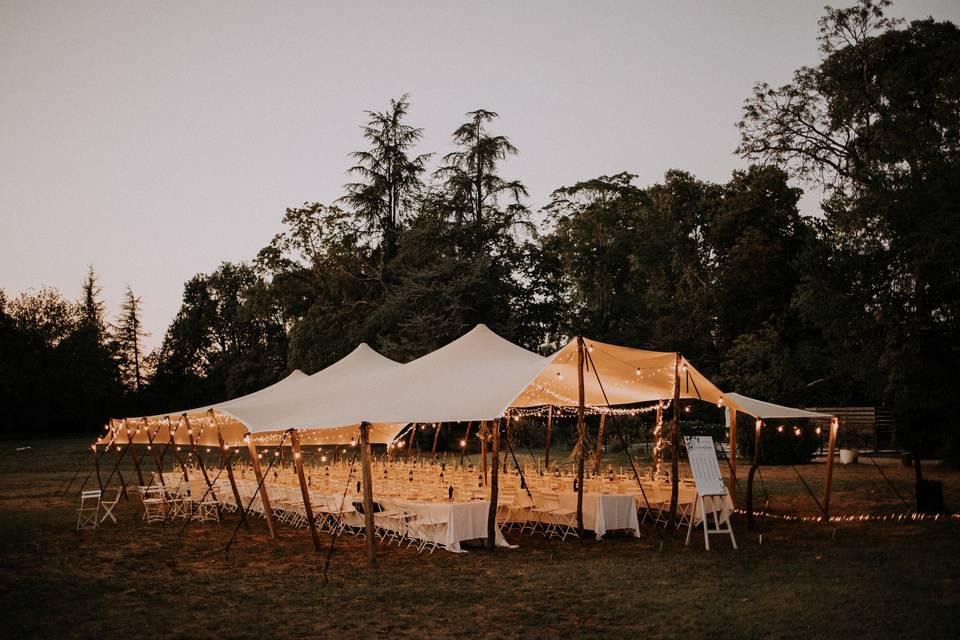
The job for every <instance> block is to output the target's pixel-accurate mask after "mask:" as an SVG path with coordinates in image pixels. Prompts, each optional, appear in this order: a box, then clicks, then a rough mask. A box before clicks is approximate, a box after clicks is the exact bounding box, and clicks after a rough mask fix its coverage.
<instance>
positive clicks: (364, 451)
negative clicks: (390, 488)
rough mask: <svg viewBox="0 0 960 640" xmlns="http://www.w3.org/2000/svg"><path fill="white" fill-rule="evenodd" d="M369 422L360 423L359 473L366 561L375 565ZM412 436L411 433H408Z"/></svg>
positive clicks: (373, 566)
mask: <svg viewBox="0 0 960 640" xmlns="http://www.w3.org/2000/svg"><path fill="white" fill-rule="evenodd" d="M369 429H370V424H369V423H367V422H361V423H360V447H361V449H360V473H361V474H362V484H363V524H364V529H365V530H366V534H367V563H368V564H369V565H370V567H371V568H376V566H377V535H376V533H374V526H373V472H372V471H371V469H370V433H369ZM410 438H411V439H412V438H413V434H411V435H410Z"/></svg>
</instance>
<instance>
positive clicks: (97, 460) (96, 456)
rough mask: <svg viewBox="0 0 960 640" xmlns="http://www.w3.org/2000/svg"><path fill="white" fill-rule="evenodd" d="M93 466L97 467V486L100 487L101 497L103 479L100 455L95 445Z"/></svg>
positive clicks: (101, 493)
mask: <svg viewBox="0 0 960 640" xmlns="http://www.w3.org/2000/svg"><path fill="white" fill-rule="evenodd" d="M106 446H107V447H109V446H110V445H109V444H107V445H106ZM93 464H95V465H96V467H97V484H98V485H100V495H103V478H101V477H100V454H99V453H97V445H93Z"/></svg>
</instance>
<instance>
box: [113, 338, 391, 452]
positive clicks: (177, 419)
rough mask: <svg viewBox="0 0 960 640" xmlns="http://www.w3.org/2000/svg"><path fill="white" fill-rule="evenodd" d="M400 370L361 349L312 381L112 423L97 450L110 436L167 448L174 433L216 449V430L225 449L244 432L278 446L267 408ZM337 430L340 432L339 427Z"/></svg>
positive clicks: (278, 428) (387, 433)
mask: <svg viewBox="0 0 960 640" xmlns="http://www.w3.org/2000/svg"><path fill="white" fill-rule="evenodd" d="M400 366H401V365H400V363H398V362H395V361H393V360H390V359H389V358H387V357H385V356H382V355H380V354H379V353H377V352H376V351H374V350H373V349H371V348H370V347H369V346H368V345H367V344H366V343H363V344H360V345H359V346H358V347H357V348H356V349H354V350H353V351H352V352H351V353H350V354H348V355H347V356H345V357H343V358H342V359H340V360H338V361H337V362H335V363H334V364H332V365H330V366H329V367H327V368H325V369H322V370H321V371H318V372H317V373H315V374H313V375H312V376H308V375H306V374H304V373H303V372H301V371H299V370H296V371H294V372H293V373H291V374H290V375H288V376H287V377H286V378H284V379H283V380H280V381H279V382H276V383H274V384H272V385H270V386H269V387H265V388H263V389H260V390H259V391H255V392H253V393H250V394H248V395H245V396H241V397H239V398H234V399H232V400H227V401H225V402H220V403H216V404H212V405H208V406H205V407H198V408H194V409H187V410H186V411H175V412H171V413H168V414H159V415H154V416H148V417H146V418H127V419H126V420H113V421H111V425H110V429H111V431H108V432H107V433H105V434H104V435H103V436H102V437H101V438H100V440H99V441H98V444H106V443H107V442H110V438H111V437H113V435H114V434H115V436H116V439H115V440H114V441H113V442H114V443H116V444H123V443H127V442H131V441H132V442H134V443H137V444H149V443H150V442H151V441H153V442H156V443H159V444H165V443H167V442H169V441H170V434H171V432H172V433H173V435H174V437H173V442H175V443H177V444H190V436H191V435H192V436H193V440H194V442H195V443H196V444H198V445H203V446H217V445H218V444H219V436H218V434H217V430H218V429H217V427H219V430H220V432H221V433H222V435H223V439H224V442H225V443H226V444H228V445H239V444H240V443H242V442H243V441H244V437H245V436H246V435H247V433H248V432H260V435H259V436H258V437H257V438H256V439H255V442H256V444H276V443H277V442H279V440H280V438H281V437H282V432H283V430H285V429H286V427H285V426H283V425H281V424H280V420H279V418H278V417H277V415H276V414H277V412H276V409H273V408H271V407H274V408H275V407H282V406H288V405H291V404H295V403H296V402H297V401H299V402H301V403H302V402H304V401H306V400H309V399H316V398H325V399H327V400H328V401H329V400H330V399H331V398H333V399H335V396H330V395H329V394H326V393H325V391H326V390H327V389H331V388H334V387H338V386H343V385H350V384H354V383H356V382H357V381H358V380H361V379H363V378H365V377H367V376H372V375H375V374H377V373H382V372H384V371H388V370H390V369H393V368H397V367H400ZM211 410H212V411H213V415H212V416H211V413H210V412H211ZM184 416H185V418H184ZM145 425H149V427H150V428H149V429H146V428H144V427H145ZM298 426H300V428H305V429H306V428H311V427H314V426H320V427H326V426H328V425H327V424H319V425H318V424H309V423H308V424H305V425H298ZM337 426H339V427H342V425H337ZM403 426H404V425H403V424H390V425H379V424H378V425H373V426H371V430H370V436H371V441H372V442H378V443H380V442H390V441H392V440H393V438H394V437H395V436H396V434H397V433H398V432H399V431H400V430H401V429H402V428H403ZM188 429H189V430H188ZM114 430H115V431H114ZM355 431H356V430H355V429H353V428H347V427H344V428H342V429H333V430H329V431H326V432H325V433H324V434H323V435H324V436H325V437H326V438H327V440H326V441H328V442H333V443H341V442H342V443H348V442H350V440H351V437H352V435H353V434H355ZM128 433H129V437H128V435H127V434H128ZM301 442H303V443H304V444H313V439H311V437H310V434H309V433H305V434H303V435H302V436H301Z"/></svg>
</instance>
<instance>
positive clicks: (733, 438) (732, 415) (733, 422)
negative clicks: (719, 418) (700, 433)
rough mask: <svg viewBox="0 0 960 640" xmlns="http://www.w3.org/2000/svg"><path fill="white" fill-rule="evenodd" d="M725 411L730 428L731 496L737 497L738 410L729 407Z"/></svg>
mask: <svg viewBox="0 0 960 640" xmlns="http://www.w3.org/2000/svg"><path fill="white" fill-rule="evenodd" d="M724 412H725V413H726V418H727V427H728V428H729V429H730V457H729V459H728V460H729V462H730V491H729V493H730V497H731V498H735V497H736V495H737V493H736V491H735V490H734V489H735V488H736V486H737V410H736V409H731V408H730V407H727V408H726V409H725V410H724Z"/></svg>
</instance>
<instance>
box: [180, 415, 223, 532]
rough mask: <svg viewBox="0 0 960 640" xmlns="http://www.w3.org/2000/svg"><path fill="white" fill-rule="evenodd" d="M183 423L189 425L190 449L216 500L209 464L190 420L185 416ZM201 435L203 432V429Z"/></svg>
mask: <svg viewBox="0 0 960 640" xmlns="http://www.w3.org/2000/svg"><path fill="white" fill-rule="evenodd" d="M183 422H184V424H186V425H187V437H188V438H189V439H190V447H191V448H192V449H193V455H194V456H196V458H197V462H198V463H199V464H200V473H201V474H203V481H204V482H205V483H206V484H207V488H208V489H209V490H210V491H211V492H213V497H214V499H216V497H217V494H216V492H215V491H214V490H213V484H212V483H211V482H210V476H209V475H207V463H206V461H205V460H204V458H203V456H202V455H201V454H200V447H199V446H198V445H197V441H196V440H195V439H194V437H193V429H192V428H191V427H190V418H188V417H187V416H186V414H184V416H183ZM201 433H203V430H202V428H201ZM219 511H220V501H219V500H218V501H217V512H218V513H219Z"/></svg>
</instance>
